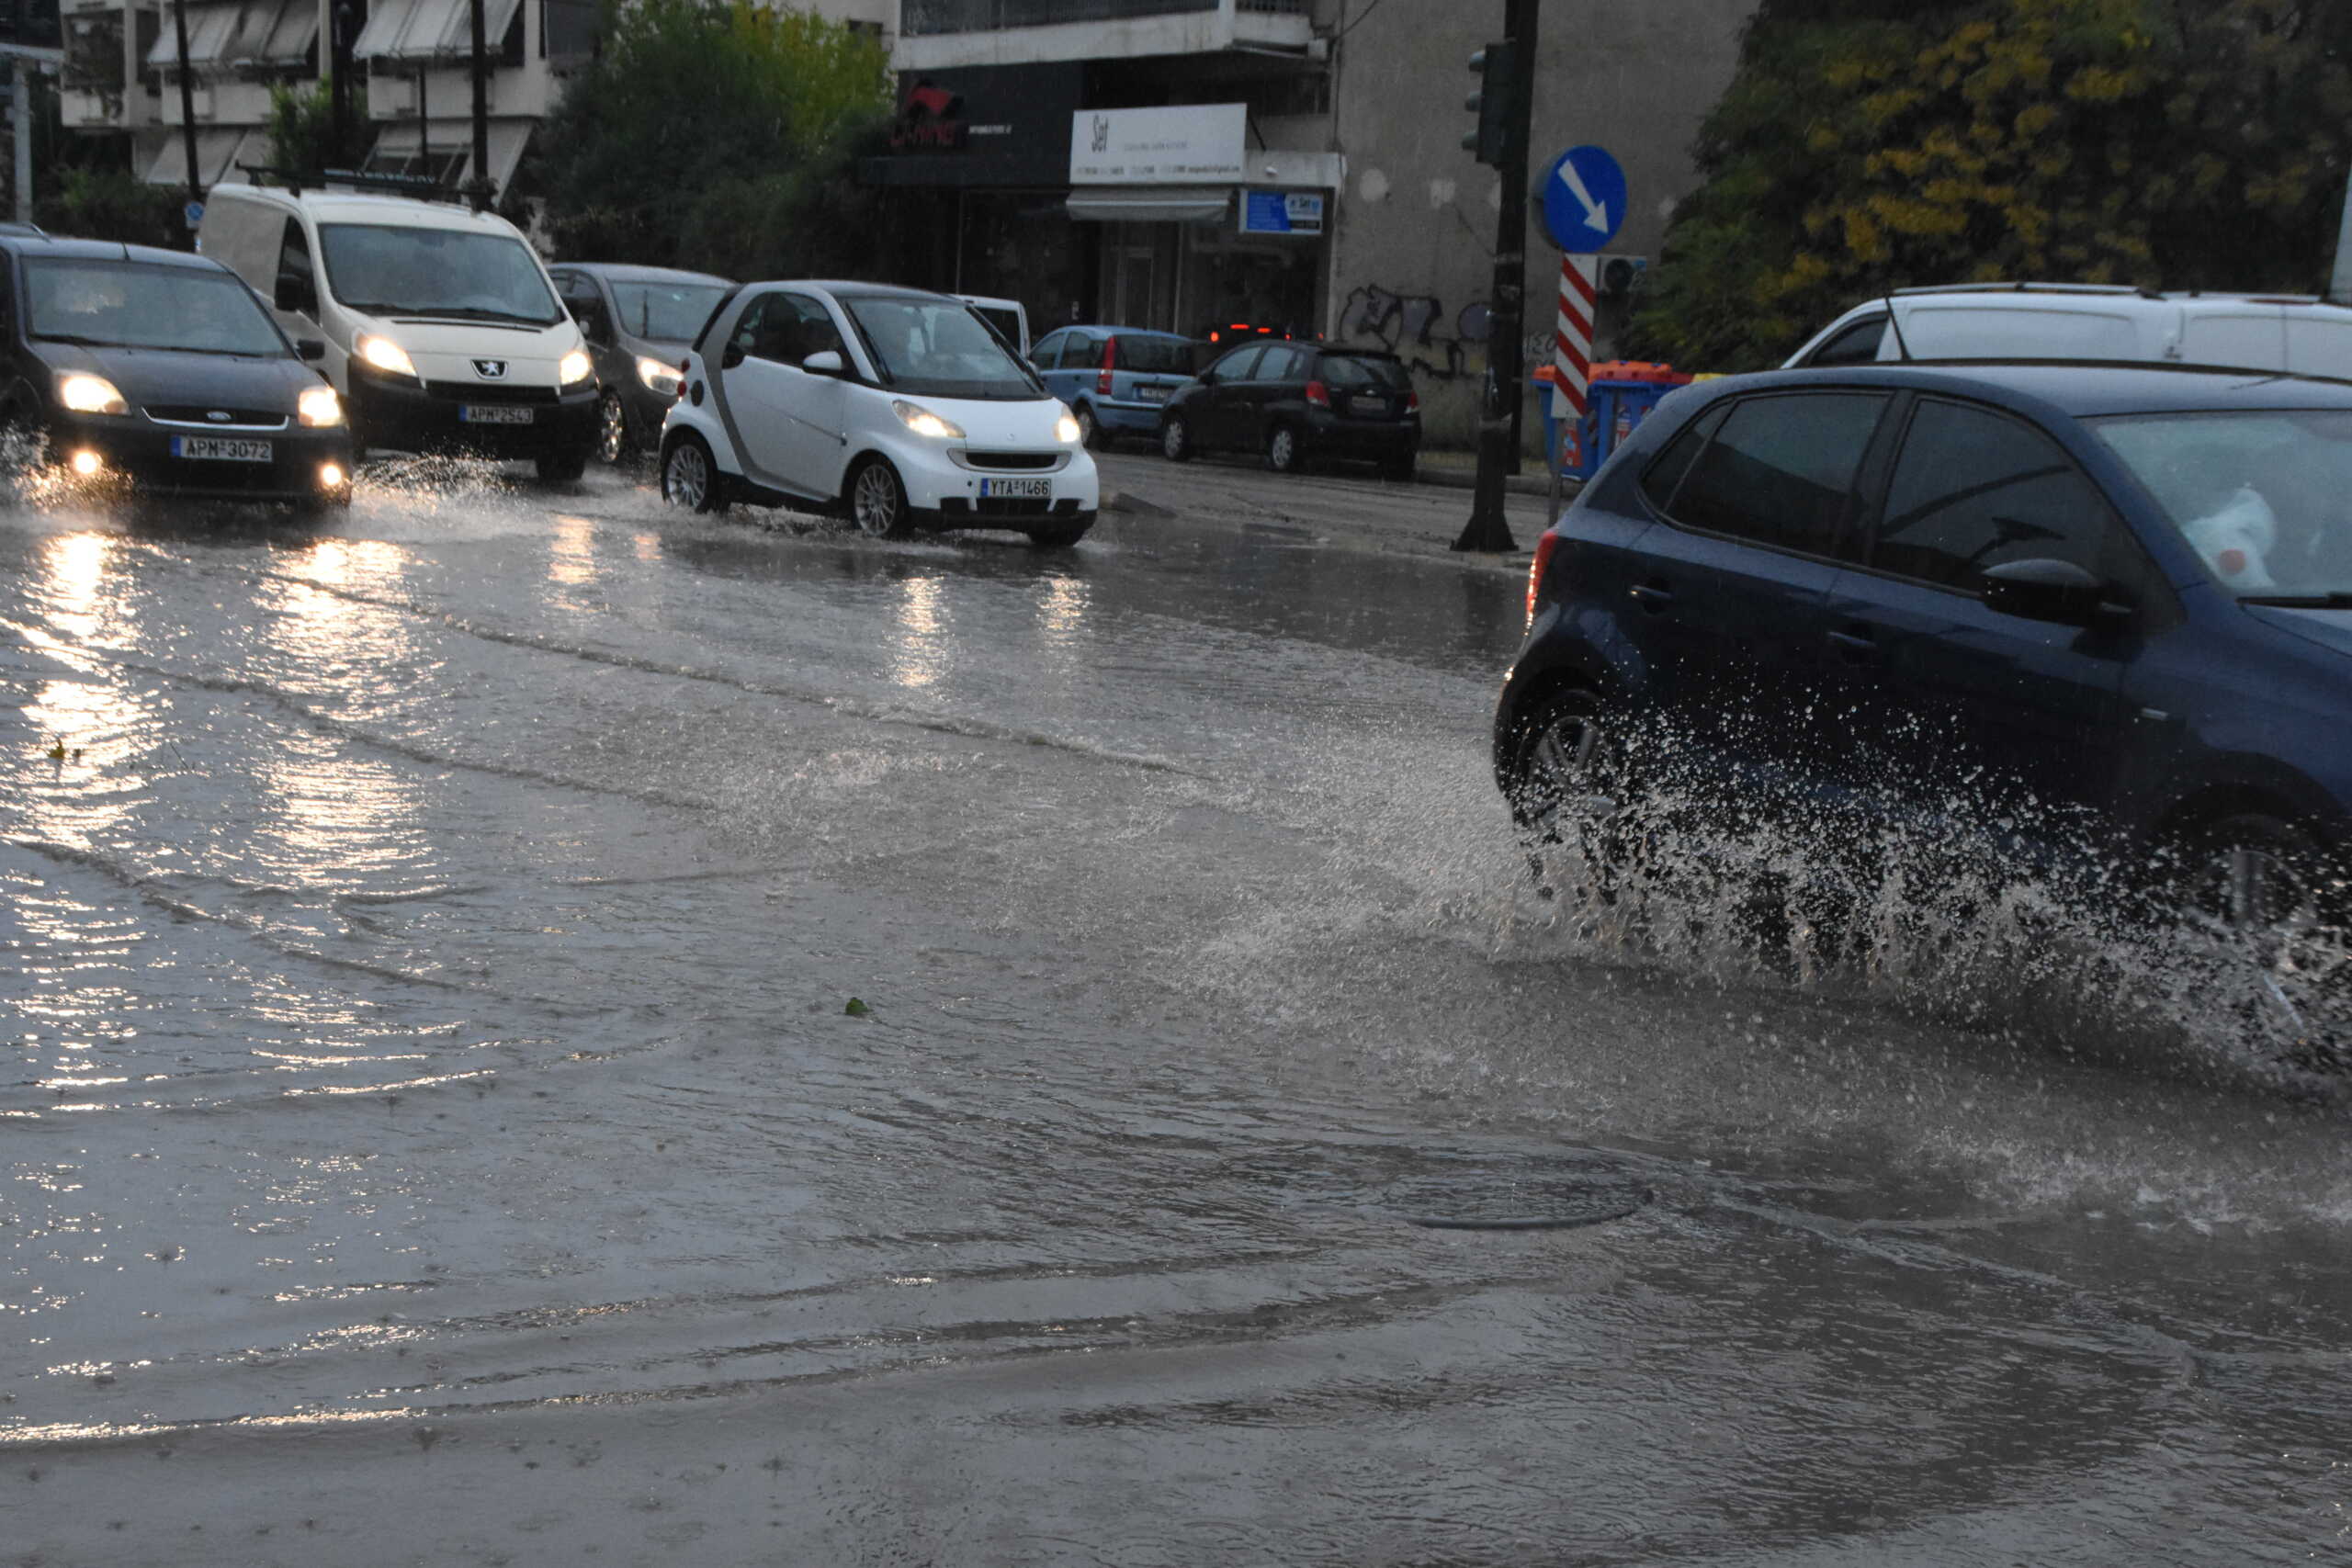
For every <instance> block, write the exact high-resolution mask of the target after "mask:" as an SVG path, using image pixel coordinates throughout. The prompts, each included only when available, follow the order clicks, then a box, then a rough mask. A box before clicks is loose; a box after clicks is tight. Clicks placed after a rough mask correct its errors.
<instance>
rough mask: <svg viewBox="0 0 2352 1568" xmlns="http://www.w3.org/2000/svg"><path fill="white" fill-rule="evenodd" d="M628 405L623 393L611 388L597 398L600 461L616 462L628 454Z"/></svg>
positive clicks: (629, 442)
mask: <svg viewBox="0 0 2352 1568" xmlns="http://www.w3.org/2000/svg"><path fill="white" fill-rule="evenodd" d="M631 445H632V443H631V441H630V439H629V429H628V405H627V404H625V403H623V402H622V401H621V395H620V393H618V392H617V391H614V390H612V389H609V388H608V389H606V390H605V395H604V396H603V397H601V398H598V399H597V400H596V457H597V458H598V459H599V460H600V461H603V462H605V463H613V464H616V463H618V462H620V461H621V460H622V459H623V458H625V457H628V451H629V447H630V446H631Z"/></svg>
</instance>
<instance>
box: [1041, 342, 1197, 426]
mask: <svg viewBox="0 0 2352 1568" xmlns="http://www.w3.org/2000/svg"><path fill="white" fill-rule="evenodd" d="M1029 361H1030V363H1031V364H1032V365H1035V367H1037V374H1038V375H1040V376H1042V377H1044V378H1045V381H1046V388H1047V389H1049V390H1050V391H1052V393H1053V394H1054V396H1056V397H1057V398H1059V399H1061V400H1062V401H1064V402H1066V403H1068V404H1069V407H1070V412H1072V413H1074V414H1076V415H1077V416H1078V423H1079V428H1080V429H1081V430H1083V431H1084V432H1085V433H1086V444H1087V445H1088V446H1098V447H1107V446H1110V444H1111V443H1112V441H1113V440H1114V439H1115V438H1116V437H1118V436H1120V435H1123V434H1136V435H1146V436H1148V435H1150V434H1153V433H1154V432H1155V431H1156V430H1158V429H1159V411H1160V409H1161V407H1162V406H1164V405H1165V404H1166V403H1167V401H1168V400H1169V399H1170V397H1171V396H1173V395H1174V393H1175V391H1176V389H1177V388H1179V387H1181V386H1182V385H1183V384H1184V383H1185V382H1187V381H1189V380H1191V379H1192V378H1193V370H1194V369H1196V368H1197V367H1198V366H1199V362H1200V345H1199V344H1196V343H1194V342H1193V340H1192V339H1191V338H1188V337H1180V336H1178V335H1177V334H1176V333H1155V332H1144V331H1140V330H1138V329H1136V328H1134V327H1064V328H1062V329H1061V330H1060V331H1059V332H1056V333H1048V334H1047V335H1046V336H1045V337H1043V338H1041V339H1039V340H1038V343H1037V346H1036V348H1035V350H1033V351H1032V352H1031V354H1030V355H1029Z"/></svg>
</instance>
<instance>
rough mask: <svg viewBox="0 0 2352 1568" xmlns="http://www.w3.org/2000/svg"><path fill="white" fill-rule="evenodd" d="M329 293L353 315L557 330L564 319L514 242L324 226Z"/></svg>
mask: <svg viewBox="0 0 2352 1568" xmlns="http://www.w3.org/2000/svg"><path fill="white" fill-rule="evenodd" d="M319 249H320V252H321V254H322V255H324V257H325V258H326V265H327V285H328V287H329V288H333V289H334V297H335V298H336V299H340V300H342V301H343V303H344V304H345V306H346V307H347V308H349V309H351V310H365V311H368V313H369V314H371V315H378V316H459V317H463V318H465V319H467V320H469V321H474V320H479V321H525V322H528V323H529V324H531V325H533V326H540V327H547V326H553V325H554V324H555V323H556V322H558V321H561V320H563V311H562V310H560V309H559V308H558V307H557V305H556V302H555V296H554V295H553V294H551V293H549V292H548V285H547V279H546V277H545V276H542V275H541V274H540V272H539V264H538V262H537V260H536V259H535V258H534V257H533V256H532V254H531V253H530V252H529V250H527V249H526V248H525V246H524V244H523V242H522V241H520V240H517V239H515V238H514V237H513V236H512V235H508V234H482V233H475V232H470V231H464V230H458V229H417V228H377V227H374V226H372V225H368V224H360V223H322V224H321V225H320V226H319Z"/></svg>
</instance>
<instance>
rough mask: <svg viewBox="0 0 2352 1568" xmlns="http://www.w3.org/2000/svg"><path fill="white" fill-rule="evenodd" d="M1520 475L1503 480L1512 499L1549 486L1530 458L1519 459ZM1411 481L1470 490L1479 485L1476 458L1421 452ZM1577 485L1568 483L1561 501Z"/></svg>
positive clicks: (1473, 455) (1471, 454)
mask: <svg viewBox="0 0 2352 1568" xmlns="http://www.w3.org/2000/svg"><path fill="white" fill-rule="evenodd" d="M1519 467H1520V471H1519V472H1518V473H1515V474H1506V475H1504V476H1503V489H1505V490H1506V491H1510V493H1512V494H1514V495H1544V494H1548V493H1549V492H1550V488H1551V487H1550V486H1549V485H1547V484H1546V483H1545V482H1544V465H1543V464H1542V463H1541V462H1540V461H1538V460H1537V459H1535V458H1532V457H1521V459H1520V463H1519ZM1413 477H1414V478H1415V479H1419V480H1420V481H1421V483H1423V484H1425V485H1444V486H1445V487H1447V488H1448V489H1450V490H1471V489H1474V488H1476V484H1477V482H1478V454H1476V452H1432V451H1430V449H1429V448H1428V447H1426V446H1425V447H1423V448H1422V449H1421V458H1420V464H1419V467H1418V468H1415V470H1414V473H1413ZM1576 487H1577V481H1576V480H1574V479H1570V480H1568V481H1567V484H1566V489H1565V490H1563V491H1561V494H1562V495H1563V497H1566V496H1571V495H1574V494H1575V493H1576Z"/></svg>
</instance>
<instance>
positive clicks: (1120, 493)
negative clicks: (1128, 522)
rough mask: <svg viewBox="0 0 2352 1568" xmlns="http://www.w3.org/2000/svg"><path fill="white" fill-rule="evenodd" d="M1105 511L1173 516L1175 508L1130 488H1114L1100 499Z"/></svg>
mask: <svg viewBox="0 0 2352 1568" xmlns="http://www.w3.org/2000/svg"><path fill="white" fill-rule="evenodd" d="M1103 511H1105V512H1124V513H1126V514H1127V515H1129V516H1131V517H1173V516H1175V515H1176V509H1175V508H1174V507H1172V506H1162V505H1160V504H1159V502H1156V501H1150V500H1147V499H1146V498H1144V497H1143V496H1140V495H1137V494H1136V492H1135V491H1131V490H1114V491H1112V492H1111V493H1110V494H1109V495H1108V496H1105V497H1104V498H1103Z"/></svg>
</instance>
